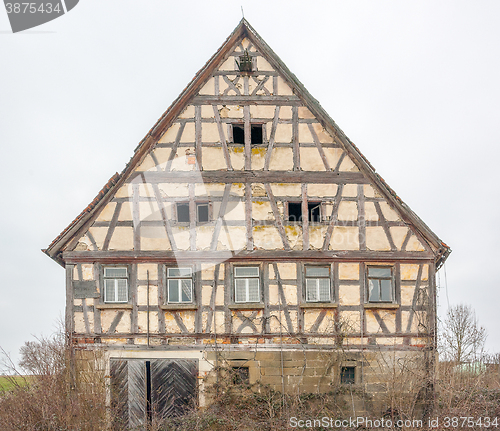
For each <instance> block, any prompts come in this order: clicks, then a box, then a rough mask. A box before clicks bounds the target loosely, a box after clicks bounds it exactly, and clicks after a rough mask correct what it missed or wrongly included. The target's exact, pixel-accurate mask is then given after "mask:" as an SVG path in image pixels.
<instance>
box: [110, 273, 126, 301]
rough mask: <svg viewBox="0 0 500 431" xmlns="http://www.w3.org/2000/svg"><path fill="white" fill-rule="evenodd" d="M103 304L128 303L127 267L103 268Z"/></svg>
mask: <svg viewBox="0 0 500 431" xmlns="http://www.w3.org/2000/svg"><path fill="white" fill-rule="evenodd" d="M104 302H110V303H112V302H115V303H123V302H128V270H127V267H126V266H124V267H115V266H112V267H111V266H110V267H104Z"/></svg>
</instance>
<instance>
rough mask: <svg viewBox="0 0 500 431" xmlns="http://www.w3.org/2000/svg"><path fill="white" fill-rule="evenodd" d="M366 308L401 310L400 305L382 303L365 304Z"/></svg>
mask: <svg viewBox="0 0 500 431" xmlns="http://www.w3.org/2000/svg"><path fill="white" fill-rule="evenodd" d="M363 306H364V307H365V308H386V309H387V308H393V309H395V308H399V304H392V303H388V302H381V303H375V302H373V303H369V304H363Z"/></svg>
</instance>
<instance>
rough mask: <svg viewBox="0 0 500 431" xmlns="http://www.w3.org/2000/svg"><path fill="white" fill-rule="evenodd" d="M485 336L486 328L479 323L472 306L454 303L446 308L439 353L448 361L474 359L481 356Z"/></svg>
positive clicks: (468, 360)
mask: <svg viewBox="0 0 500 431" xmlns="http://www.w3.org/2000/svg"><path fill="white" fill-rule="evenodd" d="M486 337H487V332H486V329H485V328H484V327H483V326H480V325H479V322H478V320H477V318H476V313H475V311H474V310H473V308H472V307H471V306H470V305H465V304H459V305H456V306H454V307H451V308H449V309H448V312H447V313H446V318H445V320H444V322H443V323H442V325H441V334H440V343H439V344H440V347H441V349H440V350H441V354H442V355H443V357H444V359H446V360H449V361H454V362H471V361H474V360H476V359H478V358H480V357H481V356H482V354H483V349H484V343H485V341H486Z"/></svg>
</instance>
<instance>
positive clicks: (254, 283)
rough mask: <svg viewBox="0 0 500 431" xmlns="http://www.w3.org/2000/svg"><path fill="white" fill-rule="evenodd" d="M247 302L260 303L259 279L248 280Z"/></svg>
mask: <svg viewBox="0 0 500 431" xmlns="http://www.w3.org/2000/svg"><path fill="white" fill-rule="evenodd" d="M247 281H248V300H249V301H250V302H260V298H259V279H258V278H248V279H247Z"/></svg>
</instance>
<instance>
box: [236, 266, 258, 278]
mask: <svg viewBox="0 0 500 431" xmlns="http://www.w3.org/2000/svg"><path fill="white" fill-rule="evenodd" d="M234 276H235V277H258V276H259V267H257V266H251V267H249V266H237V267H235V268H234Z"/></svg>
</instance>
